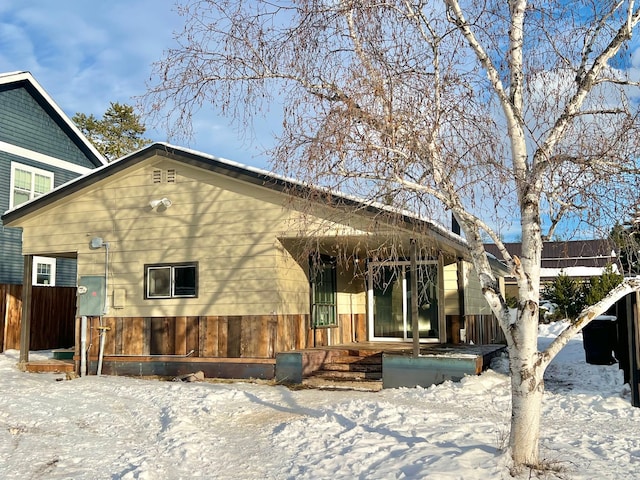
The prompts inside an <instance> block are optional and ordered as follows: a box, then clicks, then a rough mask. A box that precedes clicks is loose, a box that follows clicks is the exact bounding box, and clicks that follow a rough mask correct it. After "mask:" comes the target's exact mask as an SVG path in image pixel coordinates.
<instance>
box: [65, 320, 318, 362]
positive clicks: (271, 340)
mask: <svg viewBox="0 0 640 480" xmlns="http://www.w3.org/2000/svg"><path fill="white" fill-rule="evenodd" d="M78 321H79V320H78ZM308 324H309V318H308V315H234V316H201V317H184V316H182V317H153V318H122V317H105V318H103V319H102V325H104V326H106V327H109V329H108V330H107V331H106V338H105V355H178V356H187V355H188V356H192V357H209V358H216V357H217V358H275V355H276V353H278V352H282V351H287V350H295V349H301V348H306V347H307V346H309V345H308V344H307V342H306V338H307V331H308V330H309V328H308ZM99 326H100V319H99V318H98V317H90V318H89V322H88V328H89V333H88V338H89V339H90V349H89V354H90V355H97V354H98V353H99V345H100V337H99V329H98V327H99ZM192 351H193V352H192Z"/></svg>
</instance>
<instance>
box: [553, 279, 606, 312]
mask: <svg viewBox="0 0 640 480" xmlns="http://www.w3.org/2000/svg"><path fill="white" fill-rule="evenodd" d="M607 293H608V292H607ZM543 297H544V299H545V300H548V301H550V302H552V303H554V304H555V305H556V310H555V312H554V313H553V314H552V319H553V320H562V319H565V318H568V319H570V320H575V319H576V318H577V317H578V314H579V313H580V312H581V311H582V309H583V308H584V306H585V302H584V289H583V288H582V283H581V282H580V281H578V280H577V279H576V278H574V277H570V276H569V275H566V274H565V273H560V275H558V276H557V277H556V278H554V279H553V281H552V282H551V283H549V284H548V285H547V286H546V287H545V288H544V292H543Z"/></svg>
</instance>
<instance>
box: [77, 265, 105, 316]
mask: <svg viewBox="0 0 640 480" xmlns="http://www.w3.org/2000/svg"><path fill="white" fill-rule="evenodd" d="M105 287H106V281H105V278H104V277H102V276H99V275H87V276H83V277H80V282H79V283H78V315H80V316H86V317H99V316H102V315H103V314H104V304H105V295H106V292H105Z"/></svg>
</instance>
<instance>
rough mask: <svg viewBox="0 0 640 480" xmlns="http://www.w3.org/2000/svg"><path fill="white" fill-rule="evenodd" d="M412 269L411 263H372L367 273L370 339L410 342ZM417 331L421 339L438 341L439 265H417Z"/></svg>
mask: <svg viewBox="0 0 640 480" xmlns="http://www.w3.org/2000/svg"><path fill="white" fill-rule="evenodd" d="M411 275H412V272H411V269H410V264H409V262H406V261H402V262H385V263H379V262H370V263H369V272H368V281H369V287H368V290H369V291H368V295H369V302H368V305H369V311H368V316H369V332H370V333H369V339H370V340H385V341H409V340H411V339H412V338H413V330H412V319H411V298H412V295H414V292H412V289H411ZM417 276H418V278H417V284H418V288H417V291H416V292H415V294H416V295H417V297H418V330H419V335H420V339H421V340H424V341H438V339H439V322H438V265H437V262H436V261H422V262H418V269H417Z"/></svg>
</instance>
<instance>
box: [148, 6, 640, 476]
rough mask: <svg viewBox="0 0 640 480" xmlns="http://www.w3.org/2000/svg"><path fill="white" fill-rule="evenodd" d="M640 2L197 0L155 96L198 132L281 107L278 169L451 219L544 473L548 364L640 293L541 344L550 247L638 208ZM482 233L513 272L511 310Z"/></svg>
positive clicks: (518, 425)
mask: <svg viewBox="0 0 640 480" xmlns="http://www.w3.org/2000/svg"><path fill="white" fill-rule="evenodd" d="M639 8H640V7H639V6H637V5H636V4H635V3H634V2H631V1H629V2H625V1H620V2H618V1H616V2H613V1H609V0H604V1H592V0H584V1H575V2H565V1H553V0H552V1H546V2H535V3H529V2H527V1H524V0H509V1H506V2H505V1H498V0H488V1H484V2H476V1H472V0H443V1H442V2H433V1H426V0H422V1H421V0H417V1H403V0H388V1H382V2H360V1H354V0H351V1H349V0H347V1H344V2H332V1H328V2H322V1H320V2H315V1H314V2H311V1H305V0H301V1H299V2H283V3H279V2H273V1H270V0H269V1H268V0H255V1H253V2H237V1H235V0H187V1H186V2H185V4H184V5H183V6H181V7H180V13H181V14H182V15H183V16H184V18H185V27H184V30H183V32H182V34H181V35H180V36H179V38H178V40H179V46H178V47H176V48H174V49H170V50H168V51H167V52H166V54H165V57H164V58H163V59H162V60H160V61H159V62H158V63H157V64H156V66H155V76H154V77H153V78H152V81H155V83H154V84H151V85H150V86H149V90H148V94H147V96H146V100H147V105H148V109H149V110H150V113H152V114H153V112H155V113H156V114H157V115H159V116H157V117H155V120H156V121H158V120H163V121H165V122H166V125H167V128H168V129H169V130H170V131H171V132H174V133H175V132H176V130H177V131H182V132H186V133H187V134H188V133H189V132H190V131H191V128H192V126H191V119H192V115H193V112H194V111H195V110H197V109H199V108H201V107H202V106H203V105H206V104H212V105H215V106H216V107H217V108H219V109H221V110H222V112H223V113H226V114H228V115H229V116H230V117H231V118H232V119H234V120H236V121H237V122H238V125H239V127H242V128H245V127H247V126H248V125H250V124H251V121H252V119H253V118H254V116H255V115H257V114H260V113H265V112H266V111H268V110H269V108H273V105H274V104H275V103H276V102H279V103H280V104H282V105H283V126H282V127H283V130H282V134H281V136H280V138H279V139H278V140H279V142H278V146H277V147H276V148H275V149H274V151H273V152H272V155H273V159H274V164H275V166H276V167H277V168H279V169H281V170H284V171H285V172H286V173H287V174H289V175H291V176H294V177H296V178H298V179H300V180H302V181H306V182H307V183H308V184H311V185H322V186H325V187H327V188H329V189H336V190H340V191H342V192H344V193H353V194H356V195H358V196H359V197H360V198H365V199H369V200H370V201H372V202H373V201H380V200H381V199H384V201H385V202H386V203H388V204H391V205H393V206H395V207H397V208H399V209H401V208H412V209H414V210H415V211H416V212H418V213H421V214H424V215H428V216H430V217H431V218H434V217H435V218H438V216H437V215H438V213H439V212H443V211H450V212H452V213H453V215H454V217H455V218H456V220H457V223H458V224H459V225H460V227H461V231H462V234H463V236H464V238H465V239H466V241H467V244H468V256H467V258H468V259H469V260H471V261H472V262H473V265H474V268H475V271H476V273H477V275H478V279H479V281H480V284H481V286H482V291H483V293H484V296H485V298H486V300H487V302H488V304H489V305H490V307H491V309H492V311H493V313H494V314H495V316H496V317H497V318H498V320H499V322H500V325H501V327H502V330H503V331H504V334H505V337H506V338H507V348H508V352H509V363H510V375H511V390H512V402H511V408H512V411H511V430H510V437H509V446H510V448H511V456H512V459H513V464H514V467H515V468H516V469H519V468H521V467H523V466H525V465H528V466H532V467H538V466H539V465H540V459H539V447H538V444H539V434H540V415H541V410H542V408H541V406H542V397H543V392H544V380H543V374H544V372H545V369H546V368H547V366H548V365H549V363H550V362H551V361H552V360H553V358H554V357H555V356H556V355H557V353H558V352H559V351H560V349H561V348H562V347H563V346H564V345H566V343H567V342H568V341H569V339H570V338H571V337H572V336H573V335H574V334H576V333H577V332H579V331H580V330H581V329H582V328H583V327H584V326H585V325H586V324H588V323H589V322H590V321H591V320H592V319H593V318H594V317H596V316H597V315H599V314H601V313H602V312H604V311H606V310H607V309H608V308H609V307H610V306H611V305H612V304H613V303H614V302H615V301H616V300H617V299H619V298H621V297H622V296H624V295H626V294H627V293H630V292H631V291H634V290H638V289H639V288H640V281H638V280H637V279H627V280H626V281H625V282H623V283H622V284H621V285H619V286H618V287H616V288H615V289H614V290H613V291H612V292H610V293H609V294H608V295H607V296H606V297H605V298H604V299H603V300H601V301H600V302H598V303H597V304H595V305H593V306H590V307H588V308H586V309H584V310H583V311H582V312H581V314H580V315H579V316H578V318H577V319H576V320H575V321H574V322H572V323H571V324H570V325H569V327H568V328H567V329H566V330H565V331H564V332H562V333H561V334H560V335H559V336H558V337H557V338H556V339H555V340H554V341H553V342H552V343H551V344H550V345H549V346H548V347H547V348H546V349H545V350H544V351H539V350H538V345H537V340H538V338H537V337H538V317H539V302H540V272H541V252H542V242H543V240H544V239H549V238H553V236H554V234H555V233H556V232H557V231H558V229H559V227H560V226H562V225H563V224H565V225H566V224H568V225H571V228H574V227H575V226H576V225H578V226H579V227H586V226H588V227H589V229H590V231H592V232H595V231H600V232H608V231H609V230H610V229H611V226H612V225H611V223H610V222H611V219H612V218H620V212H625V211H628V209H629V206H630V205H631V204H632V202H633V200H635V198H634V197H635V195H636V175H637V172H638V165H637V162H636V159H638V158H640V145H639V140H640V135H639V134H638V133H639V132H638V130H639V127H640V122H639V115H638V113H639V112H638V99H637V96H638V91H637V86H638V83H637V82H636V81H635V80H634V79H633V78H630V75H631V73H632V70H631V69H630V66H631V65H632V62H631V55H632V53H634V52H633V51H632V50H631V47H632V46H633V45H632V44H631V39H632V36H633V35H634V34H635V33H636V30H637V26H638V22H639V21H640V10H639ZM389 192H395V193H396V196H395V197H393V196H392V195H390V194H389ZM505 219H506V220H511V219H513V220H514V221H515V222H514V223H515V224H516V225H519V230H520V231H519V232H518V233H519V235H520V238H522V256H521V257H516V256H512V255H511V254H510V253H509V252H508V251H507V249H506V248H505V246H504V244H503V241H502V239H501V238H500V231H501V227H504V226H505V224H504V221H505ZM506 226H507V227H508V226H509V225H506ZM567 228H568V227H567ZM483 235H486V236H487V237H489V238H491V239H492V240H493V242H494V243H495V244H496V245H497V246H498V248H499V250H500V253H501V257H502V258H501V259H502V260H503V261H504V262H505V264H506V265H507V266H508V268H509V269H510V270H511V273H512V275H513V276H514V277H515V278H516V281H517V285H518V312H517V315H515V316H512V315H511V314H510V312H509V308H508V304H507V302H506V300H505V299H504V298H503V296H502V295H501V293H500V289H499V283H498V280H497V279H496V278H495V276H494V274H493V272H492V270H491V268H490V263H489V258H488V256H487V254H486V252H485V249H484V246H483V238H484V237H483Z"/></svg>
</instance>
